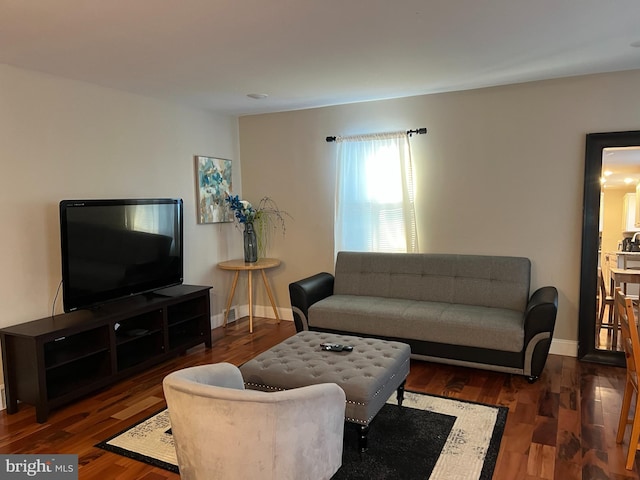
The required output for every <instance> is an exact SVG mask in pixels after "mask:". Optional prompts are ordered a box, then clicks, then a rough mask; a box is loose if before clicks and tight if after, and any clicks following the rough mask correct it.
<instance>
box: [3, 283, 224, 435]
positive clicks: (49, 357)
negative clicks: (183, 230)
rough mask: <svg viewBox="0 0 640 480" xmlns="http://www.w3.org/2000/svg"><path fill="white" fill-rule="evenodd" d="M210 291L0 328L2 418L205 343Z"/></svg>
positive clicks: (45, 406)
mask: <svg viewBox="0 0 640 480" xmlns="http://www.w3.org/2000/svg"><path fill="white" fill-rule="evenodd" d="M210 289H211V287H204V286H196V285H178V286H175V287H169V288H166V289H163V290H159V291H157V292H155V294H152V295H136V296H133V297H130V298H127V299H125V300H121V301H117V302H112V303H107V304H104V305H102V306H100V307H99V308H97V309H93V310H77V311H74V312H71V313H65V314H61V315H55V316H53V317H46V318H42V319H40V320H34V321H32V322H27V323H22V324H20V325H13V326H11V327H6V328H3V329H0V341H1V342H2V364H3V368H4V381H5V394H6V400H7V413H10V414H11V413H16V412H17V411H18V401H21V402H24V403H28V404H30V405H34V406H35V407H36V420H37V421H38V422H39V423H43V422H45V421H46V420H47V417H48V416H49V412H50V410H51V409H52V408H56V407H58V406H60V405H63V404H66V403H69V402H71V401H73V400H75V399H77V398H79V397H81V396H83V395H86V394H88V393H90V392H93V391H95V390H97V389H100V388H102V387H104V386H106V385H109V384H111V383H113V382H116V381H118V380H120V379H122V378H124V377H126V376H129V375H131V374H133V373H136V372H139V371H141V370H144V369H146V368H148V367H149V366H151V365H153V364H155V363H159V362H162V361H164V360H166V359H168V358H169V357H171V356H174V355H177V354H179V353H182V352H184V351H185V350H187V349H188V348H191V347H194V346H196V345H199V344H201V343H204V344H205V346H206V347H207V348H211V307H210V303H209V290H210Z"/></svg>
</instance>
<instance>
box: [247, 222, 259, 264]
mask: <svg viewBox="0 0 640 480" xmlns="http://www.w3.org/2000/svg"><path fill="white" fill-rule="evenodd" d="M244 261H245V262H247V263H253V262H257V261H258V238H257V237H256V231H255V230H254V229H253V223H245V224H244Z"/></svg>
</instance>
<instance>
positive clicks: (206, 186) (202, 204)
mask: <svg viewBox="0 0 640 480" xmlns="http://www.w3.org/2000/svg"><path fill="white" fill-rule="evenodd" d="M194 160H195V164H196V189H197V203H198V223H225V222H232V221H233V213H232V212H231V211H230V210H229V209H228V208H227V205H226V203H225V198H226V197H227V195H229V192H230V191H231V160H226V159H224V158H216V157H204V156H200V155H196V156H195V157H194Z"/></svg>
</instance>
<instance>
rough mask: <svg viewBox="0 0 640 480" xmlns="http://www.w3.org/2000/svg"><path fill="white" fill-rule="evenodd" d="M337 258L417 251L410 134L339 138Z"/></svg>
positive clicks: (336, 221)
mask: <svg viewBox="0 0 640 480" xmlns="http://www.w3.org/2000/svg"><path fill="white" fill-rule="evenodd" d="M336 141H337V142H338V152H337V156H338V159H337V185H336V212H335V234H334V237H335V241H334V249H335V253H337V252H339V251H341V250H348V251H360V252H417V251H418V238H417V235H416V222H415V211H414V188H413V177H412V167H411V150H410V147H409V138H408V136H407V134H406V133H404V132H401V133H391V134H377V135H366V136H356V137H342V138H341V137H338V138H337V139H336Z"/></svg>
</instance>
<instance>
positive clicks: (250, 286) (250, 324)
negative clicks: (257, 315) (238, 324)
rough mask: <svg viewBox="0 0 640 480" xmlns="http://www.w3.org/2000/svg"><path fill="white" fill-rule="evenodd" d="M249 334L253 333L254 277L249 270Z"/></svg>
mask: <svg viewBox="0 0 640 480" xmlns="http://www.w3.org/2000/svg"><path fill="white" fill-rule="evenodd" d="M248 272H249V333H253V275H252V271H251V270H249V271H248Z"/></svg>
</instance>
